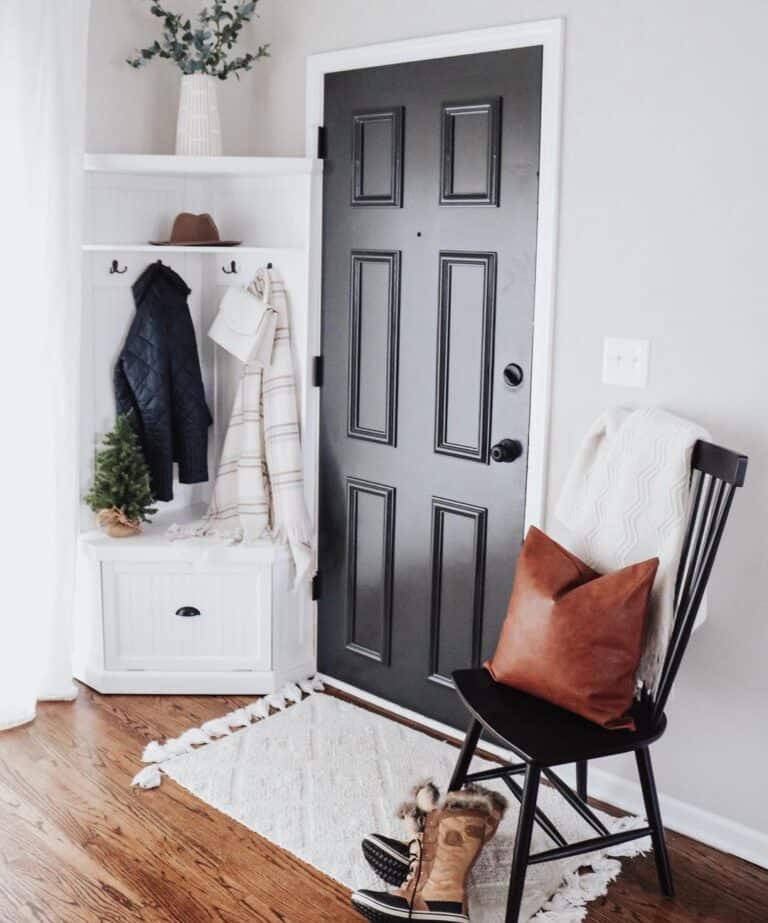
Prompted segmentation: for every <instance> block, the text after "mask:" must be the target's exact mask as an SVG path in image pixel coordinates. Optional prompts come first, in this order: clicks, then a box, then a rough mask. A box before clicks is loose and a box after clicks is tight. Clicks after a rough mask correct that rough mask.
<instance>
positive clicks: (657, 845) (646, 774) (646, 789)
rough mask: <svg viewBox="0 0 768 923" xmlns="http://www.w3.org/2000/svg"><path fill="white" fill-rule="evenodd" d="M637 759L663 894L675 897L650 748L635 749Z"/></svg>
mask: <svg viewBox="0 0 768 923" xmlns="http://www.w3.org/2000/svg"><path fill="white" fill-rule="evenodd" d="M635 759H636V760H637V771H638V774H639V775H640V785H641V787H642V789H643V801H644V802H645V815H646V817H647V818H648V826H649V827H650V828H651V831H652V832H651V842H652V843H653V855H654V858H655V860H656V871H657V872H658V875H659V885H660V886H661V892H662V894H664V895H666V896H667V897H674V896H675V887H674V884H673V882H672V868H671V866H670V864H669V853H668V852H667V843H666V840H665V839H664V825H663V824H662V822H661V811H660V810H659V797H658V795H657V793H656V782H655V780H654V778H653V766H652V765H651V754H650V751H649V750H648V748H647V747H641V748H640V749H639V750H635Z"/></svg>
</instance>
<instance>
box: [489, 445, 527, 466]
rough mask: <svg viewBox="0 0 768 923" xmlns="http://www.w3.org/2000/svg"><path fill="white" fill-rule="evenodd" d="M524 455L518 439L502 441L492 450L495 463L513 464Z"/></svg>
mask: <svg viewBox="0 0 768 923" xmlns="http://www.w3.org/2000/svg"><path fill="white" fill-rule="evenodd" d="M522 454H523V446H522V444H521V443H520V442H518V440H517V439H502V440H501V442H497V443H496V445H495V446H494V447H493V448H492V449H491V458H492V459H493V460H494V461H495V462H513V461H514V460H515V459H516V458H520V456H521V455H522Z"/></svg>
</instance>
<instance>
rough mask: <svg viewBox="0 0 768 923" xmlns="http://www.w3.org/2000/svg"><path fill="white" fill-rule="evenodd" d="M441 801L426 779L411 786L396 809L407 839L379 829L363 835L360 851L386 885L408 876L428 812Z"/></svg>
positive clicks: (403, 880) (419, 843)
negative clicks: (394, 837)
mask: <svg viewBox="0 0 768 923" xmlns="http://www.w3.org/2000/svg"><path fill="white" fill-rule="evenodd" d="M439 801H440V791H439V789H438V788H437V786H436V785H435V784H434V782H432V781H431V780H430V779H428V780H427V781H426V782H420V783H419V784H418V785H415V786H414V787H413V789H412V790H411V798H410V800H409V801H405V802H403V804H401V805H400V807H399V808H398V809H397V816H398V817H399V818H400V820H402V821H403V822H404V824H405V828H406V830H407V831H408V834H409V836H408V840H407V841H406V842H402V841H401V840H395V839H392V837H387V836H383V835H382V834H381V833H369V834H368V836H366V837H365V838H364V839H363V842H362V847H363V855H364V856H365V858H366V860H367V862H368V864H369V865H370V866H371V868H372V869H373V870H374V872H376V874H377V875H378V876H379V878H381V879H382V880H383V881H386V883H387V884H388V885H395V887H400V885H402V884H403V883H404V882H405V879H406V878H407V877H408V872H409V871H410V870H411V866H412V864H413V862H415V861H416V859H417V858H418V856H419V855H420V854H421V837H422V834H423V833H424V824H425V822H426V819H427V814H429V812H430V811H434V809H435V808H436V807H437V805H438V803H439Z"/></svg>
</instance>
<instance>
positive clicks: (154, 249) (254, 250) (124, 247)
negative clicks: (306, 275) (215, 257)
mask: <svg viewBox="0 0 768 923" xmlns="http://www.w3.org/2000/svg"><path fill="white" fill-rule="evenodd" d="M82 250H83V252H84V253H112V252H115V253H158V254H162V253H224V254H228V253H231V254H232V256H233V257H235V256H236V255H237V254H238V253H246V254H248V255H258V254H264V255H267V254H270V255H272V254H277V255H278V256H280V255H281V254H283V255H296V254H301V253H304V248H303V247H252V246H246V245H243V244H241V245H240V246H238V247H216V246H211V247H183V246H174V245H168V246H155V245H153V244H83V246H82Z"/></svg>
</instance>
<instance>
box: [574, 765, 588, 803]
mask: <svg viewBox="0 0 768 923" xmlns="http://www.w3.org/2000/svg"><path fill="white" fill-rule="evenodd" d="M576 794H577V795H578V796H579V798H581V800H582V801H586V800H587V761H586V760H579V762H578V763H576Z"/></svg>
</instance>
